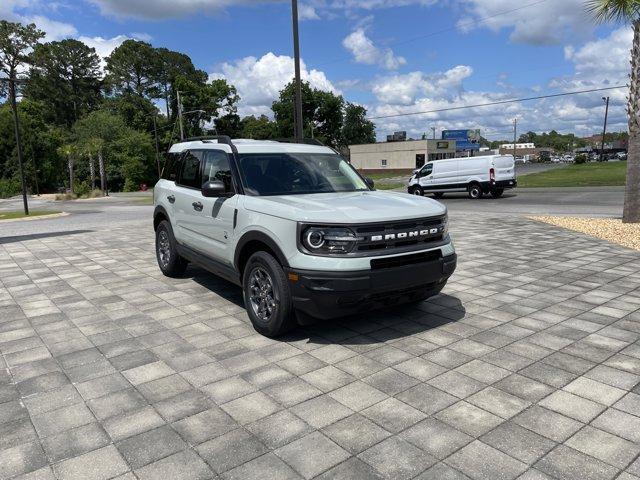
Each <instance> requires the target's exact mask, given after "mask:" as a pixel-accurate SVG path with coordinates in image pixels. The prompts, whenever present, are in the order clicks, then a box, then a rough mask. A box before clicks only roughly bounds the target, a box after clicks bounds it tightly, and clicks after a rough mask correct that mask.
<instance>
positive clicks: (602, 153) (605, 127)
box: [600, 97, 609, 162]
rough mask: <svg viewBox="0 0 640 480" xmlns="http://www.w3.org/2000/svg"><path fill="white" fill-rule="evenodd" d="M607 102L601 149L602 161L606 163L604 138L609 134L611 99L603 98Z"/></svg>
mask: <svg viewBox="0 0 640 480" xmlns="http://www.w3.org/2000/svg"><path fill="white" fill-rule="evenodd" d="M602 100H604V102H605V105H606V106H605V108H604V128H603V129H602V146H601V148H600V161H601V162H604V137H605V135H606V134H607V117H608V116H609V97H602Z"/></svg>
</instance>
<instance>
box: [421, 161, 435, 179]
mask: <svg viewBox="0 0 640 480" xmlns="http://www.w3.org/2000/svg"><path fill="white" fill-rule="evenodd" d="M432 172H433V163H427V164H426V165H425V166H424V167H422V170H420V176H421V177H426V176H427V175H431V173H432Z"/></svg>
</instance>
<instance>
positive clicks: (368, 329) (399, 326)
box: [279, 293, 466, 347]
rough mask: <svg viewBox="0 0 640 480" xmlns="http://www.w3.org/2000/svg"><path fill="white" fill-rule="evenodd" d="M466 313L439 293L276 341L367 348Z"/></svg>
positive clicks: (453, 299)
mask: <svg viewBox="0 0 640 480" xmlns="http://www.w3.org/2000/svg"><path fill="white" fill-rule="evenodd" d="M465 315H466V310H465V308H464V306H463V304H462V302H461V301H460V299H458V298H457V297H455V296H452V295H447V294H442V293H441V294H439V295H437V296H435V297H432V298H430V299H429V300H426V301H423V302H420V303H413V304H401V305H395V306H389V307H385V308H382V309H379V310H372V311H363V312H361V313H358V314H354V315H349V316H345V317H340V318H336V319H332V320H318V321H316V322H315V323H313V324H311V325H306V326H299V327H298V328H296V329H295V330H293V331H292V332H290V333H289V334H287V335H285V336H283V337H281V338H280V339H279V340H282V341H285V342H299V341H305V340H306V342H307V343H312V344H318V345H327V344H339V345H345V346H350V345H351V346H358V345H360V346H363V347H364V346H366V345H377V344H381V343H386V342H389V341H392V340H397V339H401V338H405V337H408V336H412V335H416V334H420V333H424V332H427V331H429V330H432V329H435V328H438V327H440V326H442V325H446V324H449V323H454V322H457V321H458V320H461V319H463V318H464V317H465Z"/></svg>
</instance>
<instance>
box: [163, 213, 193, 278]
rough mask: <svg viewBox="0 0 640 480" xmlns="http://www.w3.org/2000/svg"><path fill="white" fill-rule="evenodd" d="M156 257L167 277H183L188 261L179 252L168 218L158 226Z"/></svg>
mask: <svg viewBox="0 0 640 480" xmlns="http://www.w3.org/2000/svg"><path fill="white" fill-rule="evenodd" d="M156 259H157V260H158V266H159V267H160V270H161V271H162V273H164V274H165V275H166V276H167V277H172V278H177V277H181V276H182V275H183V274H184V271H185V270H186V269H187V261H186V260H185V259H184V258H182V257H181V256H180V255H179V254H178V246H177V242H176V238H175V237H174V235H173V229H172V228H171V224H170V223H169V222H168V221H167V220H163V221H161V222H160V225H158V228H156Z"/></svg>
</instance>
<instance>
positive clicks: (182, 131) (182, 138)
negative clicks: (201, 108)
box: [176, 91, 184, 140]
mask: <svg viewBox="0 0 640 480" xmlns="http://www.w3.org/2000/svg"><path fill="white" fill-rule="evenodd" d="M176 95H177V97H176V99H177V100H178V123H179V124H180V140H184V127H183V125H182V103H181V100H180V92H179V91H176Z"/></svg>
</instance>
